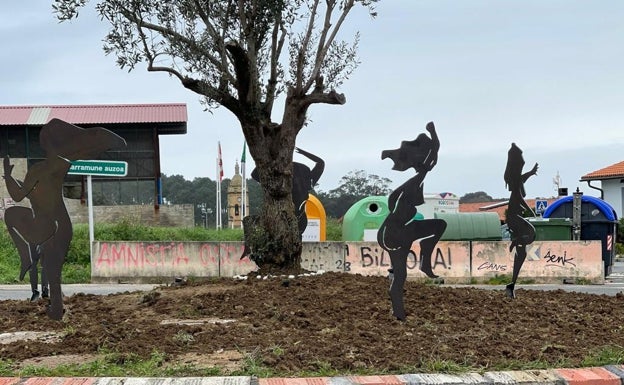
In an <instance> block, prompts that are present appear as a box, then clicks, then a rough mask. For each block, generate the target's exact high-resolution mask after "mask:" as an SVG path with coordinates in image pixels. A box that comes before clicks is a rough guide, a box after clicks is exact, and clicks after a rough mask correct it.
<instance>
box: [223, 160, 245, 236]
mask: <svg viewBox="0 0 624 385" xmlns="http://www.w3.org/2000/svg"><path fill="white" fill-rule="evenodd" d="M245 201H246V202H245V215H249V194H248V193H247V191H245ZM242 206H243V177H242V176H241V174H240V167H239V165H238V161H236V166H234V176H233V177H232V180H231V181H230V185H229V186H228V190H227V212H228V225H229V227H230V228H232V229H240V228H242V227H243V207H242Z"/></svg>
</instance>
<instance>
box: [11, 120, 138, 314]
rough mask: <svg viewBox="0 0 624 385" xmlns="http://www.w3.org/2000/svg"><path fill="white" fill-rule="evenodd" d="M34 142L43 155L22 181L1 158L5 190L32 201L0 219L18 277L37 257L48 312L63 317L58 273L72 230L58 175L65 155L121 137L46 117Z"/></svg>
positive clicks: (91, 151)
mask: <svg viewBox="0 0 624 385" xmlns="http://www.w3.org/2000/svg"><path fill="white" fill-rule="evenodd" d="M39 142H40V144H41V148H42V149H43V150H44V151H45V155H46V159H45V160H43V161H41V162H38V163H35V164H33V165H32V166H30V167H29V169H28V172H27V173H26V176H25V177H24V181H23V182H22V181H19V180H16V179H15V178H14V177H12V176H11V172H12V170H13V165H12V164H11V163H10V160H9V157H8V155H7V156H6V157H5V158H4V179H5V183H6V187H7V191H8V192H9V195H10V196H11V198H13V200H15V201H17V202H19V201H21V200H22V199H24V198H28V200H30V204H31V207H32V208H28V207H20V206H13V207H9V208H8V209H7V210H6V212H5V214H4V221H5V223H6V225H7V229H8V231H9V234H10V235H11V238H12V239H13V243H15V246H16V247H17V251H18V253H19V256H20V259H21V271H20V280H21V279H24V276H25V275H26V272H28V271H29V270H31V271H32V268H33V266H36V264H37V262H38V261H39V260H41V265H42V270H43V272H45V275H46V276H47V279H48V281H49V284H50V306H49V307H48V309H47V312H48V316H49V317H50V318H52V319H55V320H60V319H61V318H62V317H63V297H62V296H63V294H62V292H61V273H62V267H63V262H64V261H65V255H66V253H67V250H68V248H69V244H70V242H71V239H72V235H73V230H72V224H71V221H70V218H69V214H68V213H67V209H66V208H65V203H64V202H63V180H64V178H65V175H66V174H67V171H68V170H69V168H70V166H71V163H70V161H72V160H79V159H93V158H95V157H97V156H98V155H99V154H101V153H102V152H104V151H106V150H109V149H112V148H117V147H122V146H125V145H126V142H125V140H124V139H123V138H121V137H120V136H118V135H116V134H114V133H113V132H111V131H109V130H106V129H104V128H101V127H93V128H86V129H83V128H80V127H77V126H74V125H72V124H69V123H67V122H64V121H62V120H59V119H52V120H50V122H49V123H47V124H46V125H44V126H43V127H42V128H41V133H40V134H39ZM32 277H33V275H31V279H32ZM35 277H36V273H35ZM31 284H32V282H31ZM35 287H36V282H35Z"/></svg>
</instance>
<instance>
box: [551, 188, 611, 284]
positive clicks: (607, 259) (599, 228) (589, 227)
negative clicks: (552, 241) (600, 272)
mask: <svg viewBox="0 0 624 385" xmlns="http://www.w3.org/2000/svg"><path fill="white" fill-rule="evenodd" d="M542 216H543V217H544V218H568V219H569V218H572V217H573V197H571V196H567V197H563V198H560V199H557V200H556V201H554V202H553V203H552V204H551V205H550V206H549V207H548V208H547V209H546V211H544V214H542ZM617 225H618V220H617V214H616V213H615V210H614V209H613V207H611V205H610V204H608V203H607V202H605V201H603V200H602V199H600V198H596V197H592V196H587V195H583V196H582V197H581V236H580V239H581V240H600V241H602V260H603V262H604V273H605V277H606V276H608V275H609V274H611V269H612V267H613V259H614V257H615V236H616V234H617Z"/></svg>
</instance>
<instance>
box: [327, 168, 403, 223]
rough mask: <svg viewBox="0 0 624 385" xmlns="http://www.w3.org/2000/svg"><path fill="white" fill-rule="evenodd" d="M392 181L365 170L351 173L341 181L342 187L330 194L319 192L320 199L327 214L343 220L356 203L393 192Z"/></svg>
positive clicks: (331, 191)
mask: <svg viewBox="0 0 624 385" xmlns="http://www.w3.org/2000/svg"><path fill="white" fill-rule="evenodd" d="M391 183H392V181H391V180H390V179H388V178H383V177H380V176H378V175H375V174H367V173H366V171H364V170H354V171H350V172H349V173H348V174H347V175H345V176H343V177H342V178H341V179H340V185H339V186H338V187H337V188H335V189H333V190H330V191H329V192H323V191H319V192H318V194H317V195H318V198H319V199H320V200H321V202H322V203H323V206H324V207H325V213H326V214H327V216H329V217H332V218H341V217H342V216H344V215H345V213H346V212H347V210H349V208H350V207H351V206H353V204H354V203H356V202H357V201H359V200H360V199H363V198H366V197H369V196H386V195H388V194H390V192H391V191H392V190H391V189H390V187H389V185H390V184H391Z"/></svg>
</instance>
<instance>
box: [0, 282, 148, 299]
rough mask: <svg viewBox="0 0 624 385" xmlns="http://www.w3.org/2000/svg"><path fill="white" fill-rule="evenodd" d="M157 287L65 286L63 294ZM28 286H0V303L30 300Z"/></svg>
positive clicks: (116, 291) (109, 292)
mask: <svg viewBox="0 0 624 385" xmlns="http://www.w3.org/2000/svg"><path fill="white" fill-rule="evenodd" d="M156 286H159V285H147V284H145V285H142V284H127V283H119V284H118V283H114V284H90V283H89V284H83V283H81V284H67V285H63V294H65V295H66V296H71V295H74V294H76V293H85V294H97V295H107V294H113V293H122V292H125V291H149V290H152V289H153V288H154V287H156ZM31 294H32V292H31V291H30V285H0V301H3V300H7V299H18V300H19V299H30V295H31Z"/></svg>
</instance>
